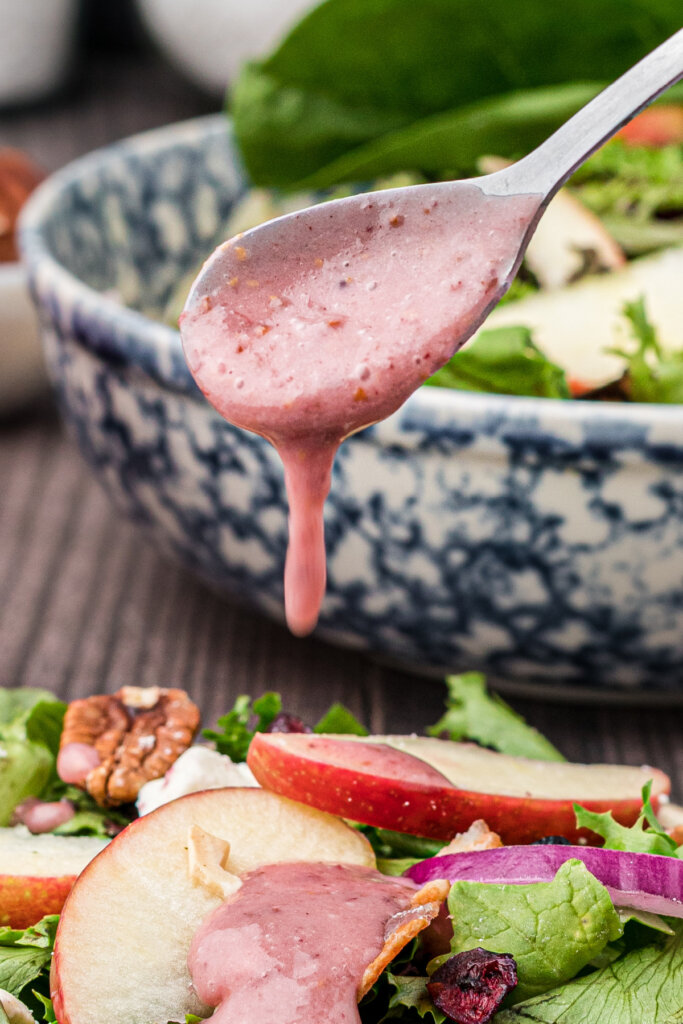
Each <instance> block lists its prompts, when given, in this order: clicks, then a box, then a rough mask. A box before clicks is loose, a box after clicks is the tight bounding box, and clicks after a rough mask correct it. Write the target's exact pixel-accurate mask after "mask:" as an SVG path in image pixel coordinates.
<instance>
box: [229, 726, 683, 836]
mask: <svg viewBox="0 0 683 1024" xmlns="http://www.w3.org/2000/svg"><path fill="white" fill-rule="evenodd" d="M359 748H362V749H360V750H359ZM380 751H381V752H382V753H380ZM386 751H390V752H391V754H392V755H394V754H398V755H399V756H400V758H401V759H403V760H402V762H401V765H402V768H401V776H400V777H397V776H396V774H390V773H389V772H388V771H385V772H384V774H382V772H383V765H384V763H385V757H386ZM247 763H248V765H249V767H250V768H251V770H252V772H253V773H254V775H255V776H256V779H257V780H258V782H259V783H260V784H261V785H262V786H263V787H264V788H266V789H270V790H272V791H274V792H275V793H279V794H280V795H281V796H287V797H289V798H290V799H292V800H299V801H300V802H301V803H306V804H309V805H310V806H312V807H317V808H318V809H319V810H324V811H328V812H329V813H331V814H338V815H341V816H346V817H348V816H349V815H350V816H351V817H352V818H353V820H354V821H358V822H361V823H362V824H365V825H374V826H376V827H378V828H387V829H392V830H394V831H396V832H410V833H412V834H414V835H421V836H428V837H430V838H433V839H444V840H449V839H452V838H453V836H454V835H455V834H456V833H457V832H464V831H466V830H467V829H468V828H469V827H470V825H471V824H472V822H474V821H476V820H477V819H479V818H483V819H484V820H485V821H486V823H487V825H488V826H489V828H490V829H492V830H493V831H494V832H497V833H498V834H499V836H500V837H501V839H502V840H503V842H504V843H505V844H524V843H531V842H534V841H535V840H536V839H541V838H542V837H543V836H547V835H561V836H566V838H567V839H569V840H570V842H577V841H578V840H579V839H588V841H589V842H590V841H591V840H593V841H597V837H596V836H594V835H593V834H592V833H590V832H588V831H587V830H585V829H582V830H578V829H577V828H576V816H575V814H574V807H573V804H574V802H576V803H580V804H581V806H583V807H585V808H586V809H587V810H589V811H595V812H597V813H603V812H605V811H611V812H612V814H613V816H614V818H615V819H616V820H617V821H618V822H620V823H621V824H622V825H627V826H628V825H632V824H633V823H634V822H635V821H636V819H637V818H638V815H639V813H640V809H641V801H640V798H639V797H638V798H636V797H632V798H628V799H623V800H617V801H614V800H583V799H581V797H580V795H578V794H577V796H576V797H575V798H572V799H571V800H570V799H566V800H553V799H544V798H536V797H533V796H532V795H529V796H524V797H516V796H505V795H496V794H491V793H478V792H473V791H471V790H465V789H456V788H455V787H454V786H453V785H451V783H450V782H449V781H448V780H447V779H446V778H445V777H444V776H442V775H441V774H440V772H437V771H436V769H433V768H432V767H431V765H428V764H427V763H426V762H425V761H421V760H420V759H419V758H416V757H413V756H412V755H411V754H406V753H403V752H402V751H397V750H395V749H393V748H390V747H388V746H383V745H381V744H372V743H363V742H360V743H357V742H355V741H353V742H351V741H348V740H346V741H345V740H340V739H337V738H330V737H325V736H311V735H305V734H300V735H299V734H297V735H296V736H295V735H294V734H291V735H290V734H287V735H277V734H267V733H257V734H256V735H255V736H254V739H253V740H252V742H251V745H250V747H249V753H248V755H247ZM398 763H399V762H398V760H395V759H393V758H392V766H394V769H395V766H397V765H398ZM430 773H431V774H430ZM652 777H653V780H654V785H653V794H654V795H653V806H656V805H657V803H658V796H659V795H661V794H662V793H665V792H668V789H669V779H668V778H667V776H666V775H664V773H663V772H660V771H658V770H655V769H653V771H652Z"/></svg>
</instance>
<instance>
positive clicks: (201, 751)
mask: <svg viewBox="0 0 683 1024" xmlns="http://www.w3.org/2000/svg"><path fill="white" fill-rule="evenodd" d="M223 786H258V782H257V781H256V779H255V778H254V776H253V775H252V773H251V771H250V769H249V768H248V766H247V765H246V764H244V763H243V764H235V762H234V761H231V760H230V758H229V757H227V756H226V755H225V754H219V753H218V751H216V750H212V749H211V748H210V747H201V746H196V747H189V749H188V750H186V751H185V753H183V754H181V755H180V757H179V758H178V760H177V761H176V762H175V763H174V764H172V765H171V767H170V768H169V769H168V771H167V772H166V774H165V775H164V777H163V778H161V779H152V781H151V782H146V783H145V785H144V786H143V787H142V789H141V790H140V792H139V793H138V799H137V802H136V806H137V809H138V813H139V814H141V815H142V814H149V812H150V811H154V810H156V809H157V807H161V806H162V804H167V803H169V802H170V801H171V800H177V799H178V797H181V796H187V794H188V793H198V792H199V791H200V790H202V789H222V787H223Z"/></svg>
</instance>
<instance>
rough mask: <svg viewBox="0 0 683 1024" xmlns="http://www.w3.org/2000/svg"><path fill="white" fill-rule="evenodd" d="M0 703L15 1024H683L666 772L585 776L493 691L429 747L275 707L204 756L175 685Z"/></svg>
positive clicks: (4, 991)
mask: <svg viewBox="0 0 683 1024" xmlns="http://www.w3.org/2000/svg"><path fill="white" fill-rule="evenodd" d="M0 707H1V710H2V719H3V720H2V725H1V732H2V740H3V744H6V745H7V751H8V756H7V758H6V759H5V761H4V762H3V766H2V767H3V773H4V774H3V788H2V808H1V810H2V814H3V821H4V823H5V826H4V827H3V828H2V829H1V830H0V904H1V906H2V911H3V922H4V927H3V928H2V929H1V930H0V1003H1V1004H2V1007H3V1013H4V1016H5V1017H6V1018H7V1019H8V1020H10V1021H12V1022H14V1021H17V1022H18V1021H22V1022H24V1024H30V1022H31V1021H46V1022H54V1021H57V1022H59V1024H78V1022H88V1024H97V1022H99V1021H105V1020H106V1021H120V1022H121V1024H128V1022H130V1021H145V1022H147V1024H168V1022H176V1021H177V1022H179V1024H183V1022H184V1021H185V1022H194V1024H196V1022H198V1021H200V1020H203V1019H206V1018H210V1019H213V1020H216V1021H217V1022H218V1021H237V1020H242V1019H244V1014H245V1013H247V1012H248V1013H250V1014H251V1013H262V1014H263V1015H264V1017H267V1019H269V1020H271V1021H273V1022H277V1021H281V1022H282V1024H303V1022H304V1021H309V1020H310V1019H311V1018H312V1017H314V1016H317V1017H318V1018H323V1019H328V1018H329V1019H336V1020H339V1019H343V1020H346V1021H349V1022H352V1021H354V1020H355V1021H356V1022H358V1021H360V1022H362V1024H380V1022H383V1021H389V1020H392V1019H401V1020H403V1021H405V1022H406V1024H410V1022H415V1024H417V1022H418V1021H420V1020H426V1021H427V1022H428V1024H429V1022H433V1024H448V1022H449V1021H453V1022H455V1024H478V1022H481V1024H485V1022H487V1021H493V1022H494V1024H512V1022H515V1021H520V1022H521V1021H529V1020H531V1021H538V1022H547V1024H554V1022H560V1021H562V1022H567V1024H573V1022H576V1024H592V1022H593V1021H597V1020H598V1019H599V1020H601V1021H604V1020H614V1021H615V1022H616V1021H618V1022H619V1024H631V1022H632V1024H636V1022H638V1024H643V1022H644V1021H647V1022H648V1024H669V1022H673V1021H674V1020H676V1019H677V1016H678V1015H679V1014H680V1010H681V1007H682V1006H683V992H682V991H681V987H680V986H681V977H682V976H683V970H682V968H683V960H682V957H683V951H682V948H681V939H682V937H683V924H682V922H683V855H682V853H681V851H682V850H683V846H681V845H679V844H680V843H681V842H682V841H683V809H680V808H677V807H676V806H675V805H673V804H671V803H669V801H668V797H669V788H670V782H669V779H668V777H667V776H666V775H665V774H664V773H663V772H661V771H660V770H658V769H656V768H652V767H648V766H641V767H633V766H618V765H579V764H569V763H567V762H566V761H565V760H564V759H563V757H562V754H561V753H560V752H559V751H558V750H557V749H556V748H554V747H553V746H552V744H550V743H549V742H548V740H546V739H545V738H544V737H543V736H542V735H540V734H539V733H538V732H537V731H536V730H534V729H533V728H531V727H530V726H528V725H527V724H526V723H525V722H524V721H523V719H521V718H520V717H519V716H518V715H517V714H516V713H515V712H514V711H512V709H510V708H509V707H508V706H507V705H506V704H504V703H503V702H502V701H501V700H500V698H498V697H495V696H493V695H490V694H489V693H488V692H487V690H486V687H485V682H484V679H483V677H481V676H480V675H478V674H476V673H467V674H465V675H462V676H453V677H449V678H448V680H447V701H446V709H445V712H444V714H443V716H442V718H441V719H440V720H439V721H438V722H436V723H435V724H434V725H433V726H432V727H431V728H430V729H429V730H428V735H426V736H422V737H420V736H416V735H412V736H372V735H369V734H368V732H367V730H366V729H365V728H364V726H363V725H362V723H360V722H359V721H357V720H356V719H355V718H354V717H353V716H352V715H351V714H350V713H349V712H348V711H347V710H346V709H345V708H343V707H342V706H340V705H335V706H333V707H332V708H331V709H330V711H329V712H328V713H327V714H326V715H325V716H324V717H323V719H322V720H321V721H320V722H318V723H317V724H315V725H309V724H307V723H305V722H303V721H302V720H301V719H300V718H298V717H297V716H294V715H292V714H289V713H287V712H286V711H285V710H283V709H282V707H281V701H280V699H279V697H278V695H277V694H275V693H267V694H263V695H262V696H261V697H259V698H258V699H256V700H254V701H253V702H252V701H251V700H250V699H249V698H248V697H246V696H244V697H240V698H238V700H237V701H236V703H235V706H234V708H233V709H232V710H231V711H228V712H227V713H226V714H225V715H224V716H223V717H222V718H220V719H219V720H218V723H217V726H216V728H214V729H207V730H204V732H203V733H202V736H201V739H199V740H198V739H197V736H196V732H197V727H198V722H199V717H198V712H197V709H196V707H195V706H194V704H193V703H192V701H191V700H190V699H189V698H188V697H187V695H186V694H184V693H183V692H182V691H179V690H164V689H163V688H160V687H146V688H138V687H124V688H123V689H122V690H121V691H119V692H118V693H116V694H111V695H100V696H93V697H89V698H86V699H84V700H77V701H73V702H72V703H70V704H69V705H68V706H67V705H64V704H62V703H61V702H59V701H56V700H54V699H53V698H52V697H51V695H50V694H49V693H47V692H45V691H31V690H22V691H12V690H5V691H0ZM79 857H80V865H78V864H77V863H76V861H77V859H78V858H79ZM58 890H59V891H58ZM95 951H96V954H95ZM596 1013H597V1014H598V1015H597V1016H596Z"/></svg>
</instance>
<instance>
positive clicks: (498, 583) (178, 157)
mask: <svg viewBox="0 0 683 1024" xmlns="http://www.w3.org/2000/svg"><path fill="white" fill-rule="evenodd" d="M243 188H244V182H243V178H242V176H241V173H240V170H239V166H238V163H237V161H236V159H235V156H234V152H233V148H232V145H231V141H230V135H229V129H228V126H227V124H226V122H225V121H224V120H223V119H222V118H220V117H219V118H209V119H202V120H200V121H196V122H191V123H187V124H182V125H177V126H171V127H169V128H165V129H161V130H158V131H155V132H152V133H149V134H146V135H144V136H139V137H138V138H135V139H132V140H129V141H126V142H124V143H121V144H117V145H114V146H111V147H109V148H107V149H104V150H102V151H99V152H96V153H93V154H91V155H89V156H88V157H86V158H84V159H81V160H79V161H78V162H77V163H75V164H72V165H71V166H70V167H68V168H66V169H65V170H63V171H62V172H60V173H59V174H57V175H55V176H54V177H53V178H51V179H50V180H49V181H48V182H46V183H45V184H44V185H43V186H42V187H41V188H40V189H39V190H38V192H37V193H35V195H34V197H33V198H32V199H31V200H30V202H29V204H28V206H27V208H26V211H25V213H24V217H23V221H22V246H23V252H24V257H25V260H26V263H27V266H28V269H29V274H30V278H31V283H32V288H33V291H34V294H35V298H36V300H37V303H38V306H39V310H40V316H41V320H42V327H43V336H44V344H45V351H46V354H47V360H48V365H49V371H50V374H51V377H52V380H53V382H54V385H55V387H56V389H57V392H58V394H59V398H60V401H61V405H62V408H63V410H64V414H65V416H66V418H67V420H68V421H69V422H70V424H71V426H72V428H73V431H74V433H75V435H76V437H77V438H78V441H79V443H80V446H81V449H82V451H83V453H84V455H85V457H86V459H87V460H88V462H89V463H90V465H91V466H92V469H93V471H94V472H95V474H96V475H97V477H98V478H99V479H100V480H101V482H102V483H103V484H104V486H105V488H106V489H107V490H108V492H109V494H110V495H111V497H112V499H113V500H114V501H115V502H116V504H117V505H118V506H119V508H121V509H123V510H124V511H125V512H126V513H128V514H129V515H130V516H132V517H133V518H134V519H135V520H136V521H137V522H138V523H140V524H142V525H143V526H144V527H145V528H146V529H147V530H148V531H149V533H150V536H151V537H152V538H153V539H154V540H155V541H156V542H157V543H158V544H159V545H160V546H161V547H163V548H164V549H165V550H166V551H168V552H172V553H174V554H175V555H177V556H178V557H179V558H181V559H182V561H183V562H184V563H185V564H186V565H188V566H190V567H191V568H192V569H194V570H195V571H196V572H197V573H199V574H200V575H201V576H202V577H203V578H204V579H205V580H207V581H209V582H210V583H211V584H212V585H213V586H214V587H216V588H218V589H220V591H222V592H223V593H224V594H226V595H230V596H231V597H232V598H235V599H238V600H239V601H240V602H242V603H248V604H250V605H252V606H253V607H255V608H257V609H260V610H261V611H263V612H264V613H266V614H268V615H271V616H274V617H277V618H281V617H282V593H283V587H282V573H283V563H284V556H285V546H286V537H287V510H286V501H285V493H284V487H283V476H282V470H281V467H280V464H279V461H278V459H277V457H276V455H275V453H274V451H273V450H272V449H271V447H270V446H269V445H268V444H267V443H266V442H265V441H263V440H262V439H260V438H258V437H255V436H253V435H250V434H248V433H245V432H243V431H241V430H239V429H236V428H233V427H231V426H229V425H228V424H226V423H224V422H223V421H222V420H221V419H220V418H219V417H218V415H217V414H216V413H215V412H214V411H213V410H212V409H211V408H210V407H209V406H208V405H207V404H206V402H205V401H204V399H203V398H202V397H201V395H200V394H199V392H198V390H197V389H196V388H195V386H194V384H193V382H192V380H191V378H190V375H189V373H188V371H187V369H186V366H185V362H184V360H183V355H182V351H181V346H180V339H179V335H178V333H177V331H176V330H174V329H171V328H170V327H166V326H162V325H161V324H160V323H158V322H157V321H155V319H154V315H158V313H159V311H160V310H161V309H162V308H163V307H164V306H165V304H166V303H167V301H168V299H169V296H170V295H171V294H172V291H173V289H174V286H175V284H176V282H177V281H178V279H179V277H180V276H181V275H182V274H183V273H186V272H187V270H188V268H191V267H192V266H193V265H195V264H196V262H197V260H198V258H200V257H201V256H202V255H204V254H206V253H208V252H209V251H210V250H211V249H212V247H213V245H214V243H216V242H217V241H218V240H219V239H220V237H221V226H222V224H223V223H224V222H225V220H226V217H227V216H228V214H229V211H230V207H231V204H232V203H233V201H234V199H235V197H236V196H238V195H239V194H240V193H241V191H242V190H243ZM150 314H153V315H150ZM326 537H327V548H328V553H329V585H328V591H327V596H326V599H325V602H324V606H323V610H322V615H321V619H320V626H319V635H320V636H322V637H324V638H327V639H329V640H330V641H333V642H335V643H339V644H346V645H355V646H357V647H359V648H364V649H367V650H368V651H371V652H374V653H375V654H376V655H379V656H381V657H383V658H387V659H391V660H393V661H394V662H399V663H401V664H403V665H405V666H409V667H411V668H415V667H418V668H420V669H427V670H434V671H441V670H443V669H448V670H459V669H465V668H479V669H482V670H484V671H486V672H487V673H488V675H489V678H490V679H491V680H492V681H493V682H494V683H497V684H499V685H501V684H508V685H515V686H517V687H518V688H520V687H522V688H523V687H533V686H534V685H538V684H542V685H545V686H546V687H548V688H550V691H549V692H552V693H554V694H555V695H565V694H574V693H575V692H577V690H578V691H586V690H587V689H588V688H590V689H591V690H595V689H598V691H599V692H601V693H603V694H613V693H621V694H626V693H630V694H633V693H636V694H642V692H643V691H645V690H646V691H649V692H650V693H654V692H655V691H656V692H658V693H660V694H662V693H663V694H664V695H667V696H669V697H671V696H674V695H677V696H680V695H681V694H683V410H682V409H680V408H677V407H656V406H644V405H628V406H626V405H616V404H615V405H608V404H604V403H600V404H597V403H596V404H589V403H581V402H559V401H553V400H541V399H527V398H515V397H510V398H508V397H500V396H487V395H476V394H464V393H457V392H448V391H444V390H438V389H435V388H424V389H422V390H421V391H420V392H418V393H417V394H416V395H414V396H413V397H412V398H411V399H410V400H409V401H408V402H407V403H406V405H405V406H404V407H403V408H402V409H401V410H400V411H399V412H398V413H396V414H395V415H394V416H392V417H391V418H390V419H388V420H387V421H385V422H384V423H381V424H379V425H377V426H375V427H372V428H370V429H368V430H366V431H364V432H363V433H361V434H359V435H357V436H354V437H353V438H351V439H350V440H349V441H348V442H347V443H346V444H345V445H343V446H342V450H341V452H340V454H339V456H338V458H337V461H336V464H335V468H334V478H333V484H332V491H331V495H330V498H329V501H328V503H327V508H326Z"/></svg>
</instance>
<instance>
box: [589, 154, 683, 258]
mask: <svg viewBox="0 0 683 1024" xmlns="http://www.w3.org/2000/svg"><path fill="white" fill-rule="evenodd" d="M570 185H571V188H572V191H574V192H575V193H576V194H577V195H578V197H579V198H580V199H581V201H582V202H583V203H585V204H586V206H588V207H589V209H591V210H592V211H593V212H594V213H596V214H597V215H598V216H599V217H601V218H602V217H604V216H606V215H607V216H609V215H612V216H616V217H619V216H625V217H628V218H629V219H630V220H632V221H635V222H642V223H645V222H647V221H649V220H651V219H652V218H653V217H654V216H656V215H658V214H660V215H664V216H673V215H675V214H680V213H682V212H683V146H681V145H679V144H675V145H669V146H659V147H652V146H627V145H626V143H625V142H623V140H622V139H618V138H617V139H612V140H611V141H610V142H608V143H607V145H605V146H602V147H601V148H600V149H599V150H598V151H597V153H594V154H593V156H592V157H590V158H589V159H588V160H587V161H586V163H585V164H583V165H582V166H581V167H579V168H578V170H577V171H576V172H575V173H574V175H573V176H572V178H571V182H570ZM678 229H679V237H680V240H681V241H683V227H682V226H681V225H680V224H679V225H678Z"/></svg>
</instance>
